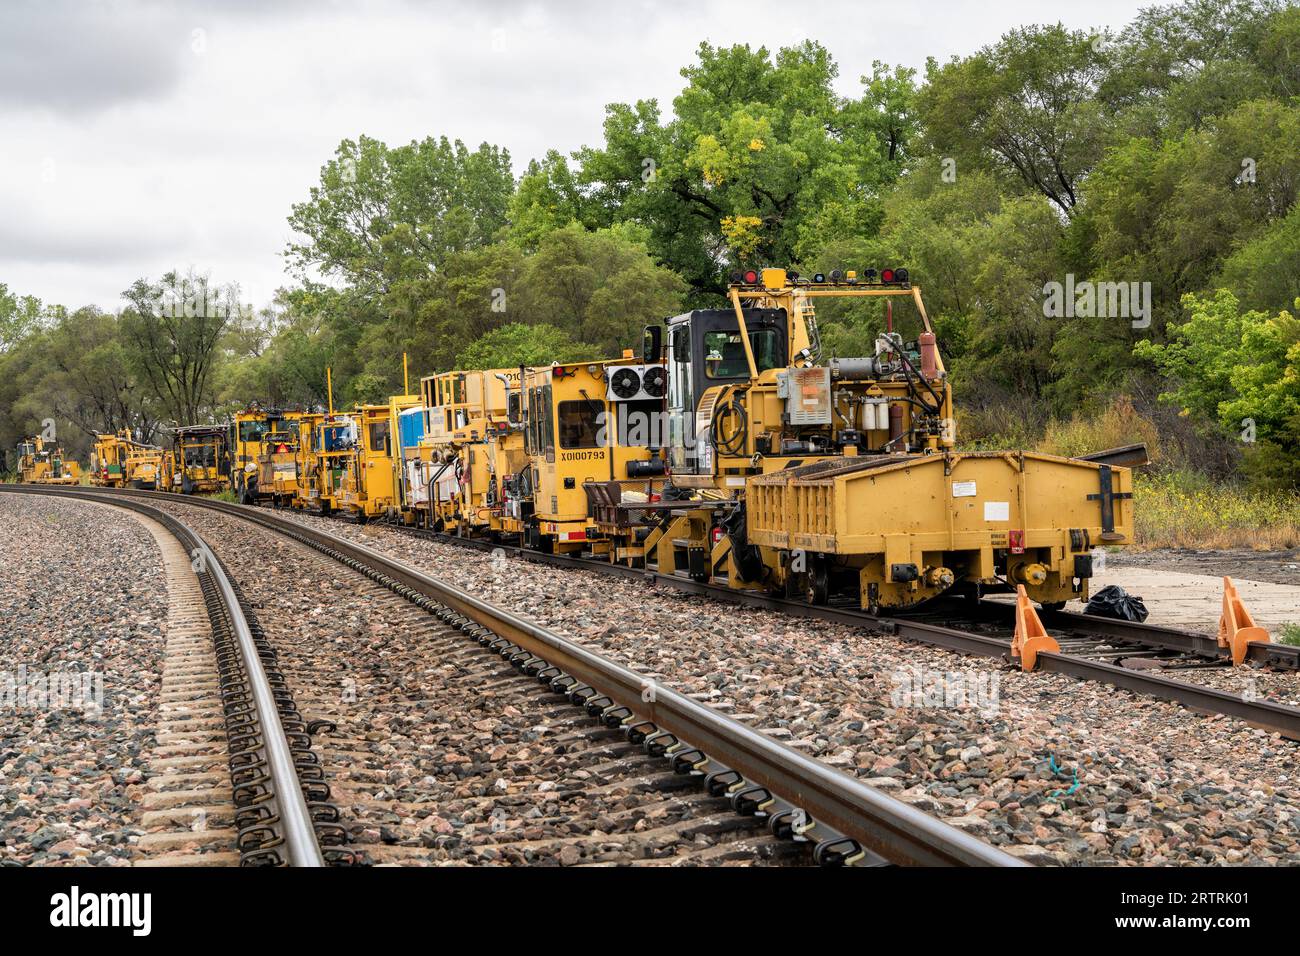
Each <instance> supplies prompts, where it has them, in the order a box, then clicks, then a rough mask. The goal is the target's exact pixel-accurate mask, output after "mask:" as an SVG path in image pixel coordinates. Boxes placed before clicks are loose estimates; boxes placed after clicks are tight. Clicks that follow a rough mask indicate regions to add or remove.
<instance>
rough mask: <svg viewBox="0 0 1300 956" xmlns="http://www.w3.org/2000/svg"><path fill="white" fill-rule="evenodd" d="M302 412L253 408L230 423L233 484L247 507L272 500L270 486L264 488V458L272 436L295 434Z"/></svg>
mask: <svg viewBox="0 0 1300 956" xmlns="http://www.w3.org/2000/svg"><path fill="white" fill-rule="evenodd" d="M301 414H302V413H301V412H299V411H285V410H282V409H278V408H269V409H264V408H262V407H261V406H260V405H257V404H253V405H250V406H248V407H247V408H245V409H244V410H243V411H240V412H236V413H235V415H234V417H233V419H232V420H231V423H230V435H229V439H228V441H229V443H230V456H231V471H230V483H231V488H232V490H233V491H234V492H235V496H236V497H237V498H238V499H239V500H240V501H241V502H243V503H244V504H253V503H255V502H257V501H259V500H267V499H269V498H271V497H272V494H273V492H272V490H271V488H270V485H269V484H268V485H267V486H266V487H265V488H262V487H261V476H262V468H261V458H262V456H263V455H265V454H266V441H267V436H268V435H272V434H275V435H279V436H283V435H284V434H286V433H289V432H292V431H293V423H294V422H295V421H296V420H297V418H298V417H299V416H301Z"/></svg>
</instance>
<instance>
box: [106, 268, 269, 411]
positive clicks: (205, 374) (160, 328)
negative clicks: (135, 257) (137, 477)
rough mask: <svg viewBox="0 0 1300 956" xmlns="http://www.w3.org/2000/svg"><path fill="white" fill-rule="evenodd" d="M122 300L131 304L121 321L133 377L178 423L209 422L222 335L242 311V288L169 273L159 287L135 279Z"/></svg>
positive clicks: (192, 274)
mask: <svg viewBox="0 0 1300 956" xmlns="http://www.w3.org/2000/svg"><path fill="white" fill-rule="evenodd" d="M122 296H123V298H125V299H126V300H127V301H128V302H129V303H130V306H129V308H127V309H126V310H125V311H124V312H123V314H122V319H121V321H122V330H123V334H124V335H125V337H126V339H127V341H128V342H129V343H130V348H129V350H128V355H129V357H130V362H131V365H132V366H133V370H134V371H135V373H136V374H138V375H139V376H140V378H141V379H142V380H143V381H145V382H147V383H148V385H149V387H150V388H151V389H152V391H153V394H155V395H157V396H158V398H159V400H160V401H161V403H162V407H163V410H164V412H165V413H166V414H167V415H169V416H171V417H172V418H174V419H175V420H176V421H177V422H178V423H179V424H182V425H185V424H194V423H196V422H202V421H204V420H206V419H207V418H209V417H210V416H211V415H212V414H213V411H214V406H215V402H216V395H215V392H214V388H213V371H214V368H215V367H216V365H217V363H218V362H219V361H220V359H221V357H222V353H221V350H220V348H219V346H220V343H221V341H222V336H223V334H224V333H225V331H226V329H227V327H228V325H229V323H230V321H231V317H232V316H233V315H235V314H237V312H238V311H239V310H240V309H242V308H244V307H243V306H241V304H240V303H239V287H238V286H236V285H227V286H216V285H213V284H212V283H211V282H210V281H209V280H208V278H207V277H206V276H200V275H196V274H195V273H193V272H190V273H189V274H187V275H185V276H181V275H180V274H178V273H176V272H168V273H167V274H166V275H164V276H163V277H162V279H161V280H160V281H159V282H156V283H152V282H150V281H149V280H147V279H137V280H136V281H135V282H134V283H133V284H132V285H131V287H130V288H129V289H127V290H126V291H125V292H123V293H122Z"/></svg>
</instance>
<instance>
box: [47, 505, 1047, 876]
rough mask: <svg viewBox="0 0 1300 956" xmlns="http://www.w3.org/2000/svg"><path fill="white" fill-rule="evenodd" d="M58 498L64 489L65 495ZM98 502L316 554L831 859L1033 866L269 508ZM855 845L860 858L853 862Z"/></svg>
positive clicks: (533, 627) (529, 625) (544, 632)
mask: <svg viewBox="0 0 1300 956" xmlns="http://www.w3.org/2000/svg"><path fill="white" fill-rule="evenodd" d="M55 493H57V492H55ZM88 497H92V498H101V497H103V498H120V497H131V498H161V499H164V500H170V501H173V502H178V503H183V504H188V505H194V506H198V507H203V508H208V509H210V510H213V511H217V512H220V513H222V514H227V515H231V516H233V517H237V518H240V519H242V520H245V521H249V522H251V523H253V524H257V525H260V526H261V527H263V528H266V529H268V530H270V531H274V532H277V533H279V534H282V535H285V536H287V537H290V538H293V539H294V540H297V541H299V542H302V543H304V544H307V545H309V546H311V547H314V548H316V549H317V550H320V551H322V552H324V553H326V554H328V555H330V556H332V557H335V558H337V559H338V560H340V561H342V562H343V563H345V564H347V565H349V566H351V567H353V568H355V569H356V570H359V571H361V572H362V573H365V574H367V575H368V576H369V577H371V578H372V579H375V580H377V581H380V582H381V583H384V584H386V585H387V586H389V587H390V588H392V589H393V590H394V591H396V592H397V593H399V594H402V595H403V596H405V597H408V598H409V599H411V600H412V601H414V602H415V603H417V604H419V605H420V606H422V607H425V608H426V609H428V610H430V611H433V612H434V613H439V612H440V611H441V612H442V613H441V615H440V616H443V617H444V619H449V620H452V622H453V623H455V624H457V625H458V626H460V628H461V629H462V630H463V631H465V632H466V633H467V634H469V635H470V636H471V637H476V638H477V639H478V640H479V641H480V643H484V644H487V645H488V646H490V647H492V649H494V650H497V651H499V652H501V653H502V654H503V656H507V657H509V659H510V660H511V661H512V662H514V663H516V666H519V667H520V669H523V670H526V672H528V673H532V674H534V676H536V677H538V678H539V679H540V680H543V681H544V682H545V683H547V684H549V685H550V686H551V687H552V688H553V689H555V690H557V691H558V692H561V693H565V694H566V695H568V696H569V697H570V699H571V700H575V702H581V703H583V704H584V705H585V706H586V707H587V710H588V713H590V714H591V715H592V716H598V717H600V718H601V719H602V720H604V722H605V723H606V724H607V725H608V726H611V727H619V728H622V729H623V730H624V731H625V732H626V733H627V735H628V737H629V739H630V740H632V741H633V742H634V743H640V744H642V745H643V746H645V748H646V749H647V751H648V752H651V753H655V754H658V755H661V756H665V757H667V758H669V759H671V760H672V761H673V767H674V769H675V770H677V771H678V772H682V773H697V774H700V775H703V776H704V778H705V785H706V787H707V788H708V789H709V790H710V792H713V793H714V794H715V795H716V796H727V797H729V798H730V799H731V801H732V805H733V806H734V807H736V808H737V809H738V810H740V811H741V812H754V810H755V809H756V808H757V809H761V810H762V811H763V812H765V813H767V814H768V815H769V819H771V821H772V824H773V829H774V831H776V832H781V833H782V834H783V835H787V836H793V837H795V838H799V839H802V840H805V841H808V842H812V841H813V840H815V841H816V844H817V851H816V853H815V856H820V858H821V860H822V861H823V862H844V863H850V864H902V865H922V866H942V865H950V866H951V865H955V866H1024V865H1026V864H1025V863H1024V862H1023V861H1021V860H1019V859H1017V858H1016V857H1013V856H1011V855H1010V854H1008V853H1005V852H1003V851H1002V850H1000V849H998V848H997V847H994V846H992V845H990V844H988V843H985V842H984V841H982V840H980V839H978V838H976V837H973V836H971V835H970V834H968V833H965V832H963V831H961V830H959V829H957V828H956V827H953V826H950V825H948V824H946V823H944V822H942V821H940V820H938V819H936V818H934V817H931V816H929V815H928V814H926V813H924V812H922V811H920V810H917V809H916V808H915V807H912V806H910V805H908V804H907V803H904V802H903V801H901V800H897V799H895V798H893V797H890V796H888V795H886V794H884V793H881V792H880V791H878V790H876V789H874V788H872V787H869V786H867V785H866V784H863V783H862V782H861V781H859V780H857V779H856V778H854V777H850V776H849V775H847V774H845V773H841V772H840V771H838V770H835V769H834V768H832V767H829V766H827V765H826V764H823V763H821V762H820V761H817V760H815V759H814V758H811V757H809V756H807V755H805V754H803V753H801V752H799V751H798V750H796V749H794V748H793V747H790V746H788V745H786V744H784V743H781V742H780V741H777V740H775V739H773V738H771V737H768V736H766V735H765V734H763V733H761V732H759V731H756V730H754V729H753V728H751V727H748V726H746V725H745V724H743V723H741V722H740V721H737V720H735V719H733V718H731V717H728V716H726V715H725V714H722V713H720V712H718V711H715V710H713V709H712V708H710V707H707V706H705V705H703V704H700V703H698V702H697V701H695V700H693V699H691V698H689V697H687V696H686V695H684V694H680V693H677V692H676V691H673V690H671V689H669V688H666V687H662V686H660V685H658V684H657V683H656V682H653V681H650V680H649V679H647V678H645V677H643V676H642V675H640V674H638V673H636V672H635V671H633V670H631V669H629V668H626V667H623V666H622V665H620V664H617V663H615V662H614V661H611V660H609V659H608V658H606V657H603V656H602V655H600V654H597V653H595V652H593V651H590V650H588V649H586V648H584V647H581V646H580V645H578V644H576V643H575V642H573V641H571V640H569V639H567V638H565V637H562V636H560V635H559V634H556V633H555V632H553V631H550V630H548V629H546V628H544V627H541V626H539V625H537V624H535V623H533V622H531V621H529V620H526V619H524V618H522V617H519V616H518V615H515V614H513V613H511V612H509V611H506V610H504V609H502V608H498V607H495V606H493V605H491V604H488V603H487V602H485V601H482V600H480V599H478V598H476V597H474V596H473V595H471V594H469V593H468V592H466V591H463V590H461V589H460V588H457V587H455V586H454V585H451V584H448V583H446V582H444V581H440V580H438V579H436V578H432V577H429V576H428V575H425V574H423V573H422V572H420V571H417V570H415V569H414V568H410V567H407V566H406V565H404V564H402V563H400V562H398V561H396V560H394V559H392V558H390V557H388V556H386V555H384V554H381V553H379V552H377V551H373V550H371V549H370V548H367V547H365V546H364V545H361V544H357V543H355V542H352V541H348V540H346V539H344V538H340V537H337V536H336V535H333V534H330V533H328V532H326V531H322V530H319V529H316V528H311V527H308V526H307V525H304V524H302V523H300V522H297V521H293V520H291V519H288V518H283V517H280V516H277V515H275V514H274V512H269V511H266V510H262V509H257V508H251V507H248V506H244V505H237V504H231V503H229V502H223V501H216V500H212V499H205V498H186V499H178V498H177V497H176V496H175V495H172V494H170V493H167V492H157V491H136V490H130V489H104V490H102V491H99V490H97V491H95V492H91V493H90V494H89V495H88ZM845 841H854V842H856V844H857V845H858V846H859V847H860V850H859V851H858V852H850V853H848V854H842V853H841V850H840V846H841V844H843V843H844V842H845Z"/></svg>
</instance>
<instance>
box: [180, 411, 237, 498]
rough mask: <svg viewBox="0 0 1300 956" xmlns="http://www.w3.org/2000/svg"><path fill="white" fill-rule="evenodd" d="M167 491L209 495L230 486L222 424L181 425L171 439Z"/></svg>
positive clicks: (225, 432)
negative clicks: (169, 481)
mask: <svg viewBox="0 0 1300 956" xmlns="http://www.w3.org/2000/svg"><path fill="white" fill-rule="evenodd" d="M171 457H172V469H171V490H173V491H179V492H180V493H181V494H184V495H193V494H211V493H214V492H219V491H224V490H225V489H227V488H229V487H230V467H231V464H230V445H229V431H228V429H227V427H226V426H225V425H184V426H182V427H180V428H178V429H176V432H175V434H174V435H173V438H172V456H171Z"/></svg>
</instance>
